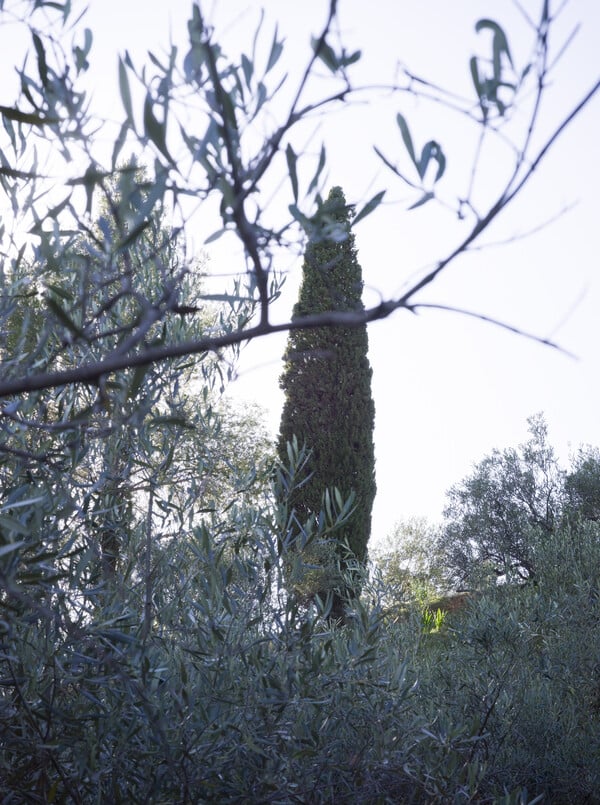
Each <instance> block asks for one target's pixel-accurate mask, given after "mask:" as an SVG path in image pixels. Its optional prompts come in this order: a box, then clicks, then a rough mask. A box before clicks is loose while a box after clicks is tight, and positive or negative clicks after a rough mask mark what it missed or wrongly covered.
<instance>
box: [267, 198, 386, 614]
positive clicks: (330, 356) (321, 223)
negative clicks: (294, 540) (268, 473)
mask: <svg viewBox="0 0 600 805" xmlns="http://www.w3.org/2000/svg"><path fill="white" fill-rule="evenodd" d="M352 217H353V210H352V207H350V206H348V205H347V204H346V199H345V197H344V193H343V192H342V189H341V188H339V187H334V188H333V189H332V190H331V192H330V194H329V197H328V198H327V200H326V201H325V202H324V203H322V204H321V205H320V209H319V210H318V212H317V215H316V216H315V218H314V219H313V221H312V223H313V229H312V232H311V236H310V237H309V241H308V244H307V248H306V252H305V256H304V265H303V276H302V284H301V287H300V293H299V298H298V301H297V303H296V305H295V307H294V311H293V315H292V318H293V319H297V318H299V317H301V316H305V315H308V314H315V313H323V312H326V311H360V310H364V305H363V303H362V289H363V280H362V270H361V267H360V265H359V263H358V260H357V253H356V247H355V243H354V234H353V232H352V230H351V221H352ZM367 352H368V336H367V328H366V325H363V326H360V327H322V328H316V329H307V330H293V331H291V333H290V335H289V338H288V343H287V349H286V352H285V354H284V360H285V368H284V371H283V374H282V376H281V379H280V385H281V387H282V389H283V390H284V392H285V402H284V406H283V412H282V417H281V426H280V432H279V440H278V453H279V456H280V458H281V460H282V461H284V462H285V461H286V460H287V443H288V442H290V441H292V439H293V437H294V436H295V437H296V439H297V441H298V445H299V446H305V447H306V448H307V449H308V450H309V451H310V457H309V460H308V464H307V470H308V472H309V473H311V475H310V477H309V479H308V480H307V481H306V482H305V483H304V484H303V485H301V486H300V487H299V488H297V489H295V490H294V491H293V492H292V495H291V504H292V505H293V507H294V509H295V511H296V513H297V515H298V520H299V521H302V520H303V519H306V518H307V517H308V516H309V515H311V514H313V515H315V516H318V514H319V512H320V511H321V509H322V507H323V494H324V492H325V490H326V489H332V488H333V487H335V488H337V489H338V490H339V491H340V493H341V494H342V496H343V497H344V499H346V498H347V497H348V496H349V495H350V493H352V492H353V493H354V494H355V501H354V507H355V508H354V512H353V514H352V516H351V517H350V519H349V521H348V522H347V524H346V525H345V526H344V527H343V529H341V530H340V531H338V532H336V553H337V556H338V560H339V562H340V565H341V567H342V568H344V566H346V565H348V563H349V562H348V560H350V562H352V560H354V561H358V562H359V563H361V564H362V563H364V562H365V561H366V557H367V543H368V539H369V534H370V529H371V509H372V506H373V499H374V497H375V471H374V467H375V457H374V449H373V425H374V417H375V408H374V404H373V399H372V396H371V375H372V371H371V367H370V364H369V359H368V357H367ZM344 545H347V546H348V548H349V549H350V554H348V552H347V550H346V548H345V547H342V546H344ZM313 561H314V560H313ZM325 586H326V585H324V587H325ZM312 592H313V594H315V593H319V594H321V595H322V594H324V593H327V592H328V590H327V589H319V590H313V591H312ZM357 592H358V590H357V589H356V585H354V588H353V589H345V590H339V589H338V590H337V591H336V592H334V598H333V607H332V613H333V614H334V615H335V616H342V617H343V600H344V598H345V597H346V596H347V595H350V596H352V595H355V594H356V593H357Z"/></svg>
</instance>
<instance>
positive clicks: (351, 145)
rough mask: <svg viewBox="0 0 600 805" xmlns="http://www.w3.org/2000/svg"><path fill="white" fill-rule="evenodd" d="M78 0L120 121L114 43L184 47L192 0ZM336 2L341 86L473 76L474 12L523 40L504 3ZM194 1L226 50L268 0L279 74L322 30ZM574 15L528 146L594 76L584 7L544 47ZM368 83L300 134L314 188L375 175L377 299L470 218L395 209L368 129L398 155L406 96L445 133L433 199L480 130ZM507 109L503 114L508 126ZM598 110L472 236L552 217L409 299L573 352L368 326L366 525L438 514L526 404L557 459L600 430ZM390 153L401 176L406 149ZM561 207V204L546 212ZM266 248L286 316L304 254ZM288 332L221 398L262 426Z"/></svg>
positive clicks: (593, 46) (312, 16)
mask: <svg viewBox="0 0 600 805" xmlns="http://www.w3.org/2000/svg"><path fill="white" fill-rule="evenodd" d="M88 5H89V13H88V15H87V20H86V21H85V22H84V24H85V25H87V26H89V27H90V28H91V29H92V31H93V32H94V36H95V46H94V49H93V50H92V62H94V59H95V58H96V59H97V58H101V64H102V68H101V70H102V73H101V74H100V73H98V74H97V75H98V77H97V78H96V81H97V86H96V90H95V94H96V102H97V103H98V104H99V105H101V106H102V107H103V108H107V109H108V108H109V107H110V108H111V111H109V112H107V114H108V115H113V116H114V117H115V118H120V117H121V116H122V110H121V106H120V100H119V97H118V89H117V88H118V83H117V58H116V53H117V52H122V51H123V50H124V49H125V48H128V49H129V50H130V51H131V52H132V55H133V56H134V61H136V60H137V59H138V57H141V55H142V53H143V50H144V49H146V48H151V49H155V50H156V51H157V52H161V50H162V49H164V48H166V46H167V44H168V36H169V30H171V31H172V36H173V38H174V40H175V41H180V42H183V43H184V42H185V41H186V40H185V35H186V29H185V20H186V18H187V15H188V12H189V9H190V7H191V4H190V3H188V2H187V0H185V2H184V0H172V1H171V2H169V3H165V2H163V0H119V2H117V0H90V2H89V3H88ZM541 5H542V3H541V0H540V2H538V1H537V0H523V1H522V6H523V8H524V9H525V10H526V11H527V12H528V13H529V14H530V15H531V16H533V17H536V16H537V15H538V14H539V9H540V8H541ZM554 5H558V3H554ZM339 6H340V19H341V29H342V34H343V36H344V37H345V39H346V42H347V46H348V49H349V50H352V49H356V48H361V49H362V51H363V59H362V62H361V63H360V64H359V65H356V67H355V69H354V70H353V72H352V75H353V77H354V79H355V82H356V83H363V84H381V83H389V82H390V81H391V80H392V79H393V77H394V68H395V65H396V63H397V62H398V61H401V62H402V63H404V64H406V65H407V66H408V67H409V68H410V69H411V70H412V71H413V72H414V73H416V74H418V75H420V76H423V77H426V78H428V79H430V80H431V81H433V82H434V83H438V84H442V85H444V86H445V87H447V88H448V89H453V90H455V91H457V92H459V93H463V94H467V93H470V92H472V89H471V84H470V77H469V68H468V60H469V57H470V56H471V55H472V54H473V53H474V52H476V51H483V52H485V47H483V43H484V39H483V38H482V37H481V36H479V37H478V36H477V35H476V34H475V32H474V28H473V26H474V23H475V21H476V20H477V19H479V18H480V17H490V18H492V19H494V20H496V21H497V22H499V23H500V24H501V25H502V26H503V27H504V29H505V31H506V33H507V36H508V40H509V44H510V46H511V50H512V55H513V59H514V61H515V63H516V65H517V66H521V67H522V66H523V65H524V64H525V60H526V58H527V56H528V53H529V44H528V43H529V38H528V37H529V34H528V31H527V23H526V22H525V21H524V19H523V17H522V16H521V14H520V13H519V11H518V9H517V4H516V3H514V2H512V1H511V0H455V2H453V3H448V2H447V0H421V1H420V2H418V3H415V2H414V1H412V0H411V2H408V0H373V2H371V3H369V4H365V3H364V0H339ZM204 7H206V8H207V9H208V10H209V12H210V13H211V14H212V16H213V18H214V21H215V24H216V26H217V30H220V29H222V30H224V31H225V35H226V37H227V40H226V41H227V47H226V50H227V52H228V53H230V54H233V53H235V52H236V49H237V50H238V52H239V49H240V48H242V49H245V50H246V52H248V51H249V50H250V48H251V37H252V34H253V30H254V28H255V25H256V22H257V20H258V11H259V9H260V8H261V7H264V8H265V10H266V19H265V31H266V32H270V31H271V30H272V27H273V24H274V22H276V21H277V22H278V23H279V30H280V33H281V34H283V35H284V36H285V37H286V46H287V47H288V48H289V54H290V56H289V57H288V58H290V59H291V62H290V63H289V68H288V69H289V71H290V73H292V72H293V70H294V69H297V68H298V69H299V67H300V65H301V64H302V63H303V62H304V61H305V60H306V57H307V55H308V52H309V39H310V34H311V33H317V32H318V30H319V27H320V25H321V24H322V22H323V20H324V17H325V10H326V7H327V3H326V2H325V0H305V2H303V3H302V4H299V3H293V2H287V0H286V1H285V2H284V1H283V0H265V2H262V3H261V2H254V0H227V2H216V0H215V2H213V3H210V2H209V3H206V4H204ZM211 9H213V11H212V12H211ZM578 22H581V23H582V28H581V30H580V31H579V34H578V36H577V38H576V39H575V41H574V43H573V45H572V46H571V48H570V50H569V51H568V52H567V54H566V55H565V56H564V57H563V61H562V63H561V64H559V65H558V67H557V69H556V72H555V74H554V76H553V83H552V86H551V87H550V89H549V92H548V100H547V102H546V103H547V107H546V108H544V109H543V110H542V115H541V124H540V136H539V139H538V140H537V142H538V143H539V142H541V141H542V140H543V139H544V136H547V135H548V134H549V133H550V131H551V129H552V127H553V126H554V125H556V123H558V122H559V120H560V119H561V118H562V117H564V116H565V115H566V114H567V113H568V112H569V111H570V109H571V107H572V106H573V105H574V104H575V103H576V102H577V101H578V100H580V98H581V97H582V96H583V95H584V94H585V92H586V91H587V90H588V89H589V88H590V87H591V86H592V85H593V84H594V83H595V81H596V80H597V79H598V73H599V72H600V69H599V68H600V58H599V57H598V50H597V41H598V35H599V34H600V3H597V2H596V1H595V0H570V2H568V4H567V6H566V8H565V10H564V11H563V12H562V15H561V18H560V20H559V23H558V25H557V31H558V32H559V33H558V34H557V45H558V43H559V42H560V41H561V39H564V38H565V37H566V36H567V35H568V34H569V33H570V32H571V31H572V29H573V28H574V27H575V25H576V24H577V23H578ZM2 33H3V32H2V31H0V37H2ZM4 33H6V32H4ZM3 38H5V37H3ZM13 45H14V43H13ZM5 55H6V51H5ZM284 58H286V57H285V56H284ZM367 97H368V98H370V101H369V103H365V102H363V103H361V104H360V105H358V106H357V107H356V108H355V109H354V110H352V111H348V112H344V113H338V114H333V115H330V116H328V117H327V118H325V119H322V120H321V121H319V122H320V126H319V128H318V130H317V131H313V129H314V128H315V127H314V126H313V127H312V129H306V130H305V131H304V132H302V137H304V136H306V138H307V139H308V137H309V136H312V139H311V140H310V144H309V146H308V149H309V150H311V149H312V150H318V147H319V144H320V140H322V139H323V140H325V141H326V144H327V150H328V155H329V157H330V167H329V173H328V182H327V187H329V186H331V185H336V184H339V185H341V186H342V187H343V188H344V191H345V193H346V196H347V198H348V200H349V201H353V202H360V201H361V200H362V201H364V200H366V199H367V198H369V197H370V196H371V195H373V194H374V193H375V192H376V191H378V190H381V189H384V188H386V187H387V188H388V195H387V199H386V200H387V202H388V203H387V204H386V205H385V206H383V207H381V208H379V209H378V210H377V211H376V212H375V213H374V214H373V215H372V216H371V217H369V218H368V219H366V220H365V221H363V222H362V223H359V224H358V225H357V227H356V232H355V234H356V245H357V248H358V256H359V261H360V263H361V265H362V268H363V277H364V281H365V286H366V288H368V289H370V290H369V292H368V293H367V294H366V295H365V301H366V302H367V303H369V302H370V303H373V301H376V300H377V298H378V294H381V295H382V296H383V297H387V296H390V295H394V294H397V293H398V292H399V290H401V289H402V288H403V287H405V285H406V283H407V281H408V280H409V279H410V278H411V277H412V276H415V275H419V274H420V273H422V272H423V269H424V268H425V267H426V266H428V265H430V264H431V263H432V262H434V261H436V260H439V259H440V258H443V257H444V256H446V255H447V254H448V253H449V252H450V251H451V250H452V248H453V247H454V246H455V245H456V244H457V243H459V242H460V240H461V239H462V237H464V235H465V234H466V232H467V224H465V223H464V222H459V221H458V220H457V218H456V216H455V215H453V214H452V213H451V212H449V211H447V210H444V209H442V208H440V207H438V206H436V205H435V204H433V203H431V204H428V205H425V206H424V207H421V208H420V209H418V210H413V211H407V209H406V208H407V207H408V206H409V205H410V203H411V202H412V201H414V200H415V197H414V196H411V195H410V193H409V192H407V189H406V187H405V186H403V185H402V183H401V182H400V180H398V179H397V178H395V177H394V176H393V175H392V174H391V173H389V172H388V171H387V169H385V168H384V167H383V166H382V165H381V163H378V161H377V159H376V157H375V156H374V154H373V151H372V144H375V145H377V146H378V147H380V148H381V150H382V151H383V152H384V153H385V154H386V155H388V156H389V157H390V158H391V159H392V161H394V162H398V163H401V162H402V160H403V158H404V152H403V145H402V140H401V138H400V134H399V131H398V128H397V126H396V123H395V117H396V113H397V112H402V114H404V116H405V117H406V119H407V120H408V122H409V125H410V127H411V131H412V132H413V137H414V139H415V141H416V142H417V143H418V148H419V149H420V147H422V145H423V144H424V143H425V142H426V141H427V140H429V139H435V140H437V141H439V142H440V143H441V145H442V147H443V148H444V150H445V152H446V156H447V159H448V169H447V174H446V176H445V177H444V179H443V180H442V182H441V183H440V195H441V196H442V197H443V198H444V200H447V201H448V202H452V200H453V199H455V198H456V197H457V196H459V195H460V194H464V193H465V188H466V186H467V184H468V180H469V175H470V165H471V157H472V153H473V147H474V141H475V140H474V133H476V132H475V130H474V129H473V131H472V132H470V131H469V130H468V129H467V128H465V127H464V125H463V124H461V123H458V122H457V118H456V117H453V116H452V115H449V114H448V113H447V112H446V111H445V110H444V109H443V108H442V107H440V106H435V105H433V106H432V105H429V104H427V103H425V102H423V101H422V100H421V101H415V100H414V99H412V98H409V97H407V96H400V95H396V96H393V97H389V96H388V97H387V98H381V97H380V98H379V99H378V98H377V97H376V96H375V95H373V94H371V95H365V96H364V99H365V100H366V98H367ZM0 102H2V103H5V102H6V101H5V100H4V99H2V100H1V101H0ZM519 122H520V119H519V117H518V116H517V119H516V121H515V124H518V123H519ZM599 124H600V100H599V99H598V98H596V99H595V100H594V101H593V102H592V104H591V105H590V106H589V107H588V108H587V109H586V110H585V111H584V112H583V114H582V115H581V116H580V118H579V119H578V120H576V121H575V122H574V123H573V124H572V125H571V126H570V127H569V129H568V130H567V131H566V133H565V134H563V136H562V137H561V139H560V140H559V141H558V143H557V144H556V146H555V147H554V149H553V152H552V154H551V155H550V156H549V157H548V159H547V160H546V161H545V162H544V163H542V165H541V166H540V168H539V170H538V171H537V173H536V175H535V176H534V178H533V181H532V182H531V185H530V187H529V188H528V189H527V191H526V192H525V193H523V195H522V196H521V197H520V198H518V199H517V200H516V201H515V202H514V203H513V205H511V207H510V209H508V210H507V211H506V213H505V214H504V215H503V216H502V217H501V218H500V219H499V220H498V221H497V223H496V225H495V226H494V227H493V228H492V230H490V231H489V233H488V234H486V235H485V236H484V238H482V244H483V243H491V242H497V241H505V240H507V239H510V238H514V237H515V236H517V235H522V234H524V233H526V232H528V231H529V230H532V229H535V228H536V227H538V226H539V225H541V224H543V223H544V222H546V221H548V220H549V219H555V220H553V221H552V223H550V224H549V225H548V226H546V227H544V228H541V229H540V231H539V232H537V233H536V234H533V235H531V236H530V237H527V238H519V239H517V240H515V241H514V242H512V243H510V244H508V245H505V246H502V247H489V248H487V249H482V250H480V251H476V252H474V253H472V254H469V255H466V256H464V257H462V258H460V259H459V260H458V261H457V262H455V263H454V264H453V265H452V266H450V267H449V268H448V270H447V272H446V273H445V274H444V275H443V276H442V277H441V278H440V279H439V281H437V282H436V283H435V284H434V285H433V286H432V287H431V288H430V289H429V290H428V291H427V292H426V293H425V294H424V295H423V296H422V298H421V299H422V301H428V302H435V303H440V304H447V305H455V306H459V307H463V308H468V309H470V310H473V311H475V312H479V313H482V314H485V315H489V316H492V317H496V318H498V319H501V320H502V321H504V322H506V323H508V324H511V325H515V326H517V327H520V328H522V329H524V330H527V331H528V332H533V333H535V334H537V335H539V336H541V337H552V338H554V339H555V340H557V341H558V342H559V344H560V345H561V346H563V347H564V348H565V349H566V350H569V351H570V352H573V353H575V354H576V355H577V356H578V358H577V359H576V360H575V359H572V358H569V357H567V356H566V355H564V354H561V353H559V352H557V351H555V350H551V349H549V348H548V347H544V346H542V345H540V344H537V343H535V342H533V341H527V340H525V339H524V338H520V337H518V336H515V335H512V334H510V333H508V332H506V331H502V330H500V329H499V328H497V327H494V326H492V325H489V324H484V323H482V322H479V321H474V320H469V319H466V318H464V317H461V316H459V315H456V314H450V313H443V312H434V311H428V312H425V311H424V312H422V313H421V314H420V315H419V316H413V315H411V314H409V313H407V312H403V311H400V312H397V313H396V314H395V315H393V316H392V317H390V318H389V319H388V320H386V321H385V322H378V323H375V324H373V325H371V326H370V329H369V337H370V360H371V364H372V367H373V395H374V399H375V406H376V429H375V444H376V458H377V468H376V470H377V485H378V494H377V498H376V501H375V507H374V512H373V540H375V541H376V540H378V539H381V538H383V537H385V536H386V535H387V534H388V533H389V532H390V530H391V529H392V527H393V524H394V522H395V521H396V520H398V519H400V518H404V517H408V516H411V515H423V516H427V517H429V518H431V519H433V520H435V519H437V518H439V516H440V514H441V510H442V508H443V505H444V494H445V491H446V490H447V489H448V488H449V487H450V486H451V485H452V484H453V483H455V482H458V481H460V479H461V478H462V477H464V476H465V474H467V473H468V472H469V471H470V469H471V467H472V465H473V464H474V463H475V462H477V461H478V460H480V459H481V458H482V457H483V456H484V455H485V454H486V453H488V452H489V451H490V450H491V449H492V448H493V447H500V448H502V447H508V446H513V445H516V444H517V443H519V442H520V441H522V440H524V438H525V437H526V419H527V417H528V416H530V415H531V414H533V413H536V412H538V411H544V412H545V414H546V417H547V421H548V424H549V431H550V440H551V442H552V444H554V445H555V447H556V448H557V451H558V453H559V455H560V456H561V458H562V459H563V460H564V461H567V459H568V456H569V451H570V449H571V448H575V447H576V446H577V445H578V444H580V443H582V442H584V443H591V444H596V445H600V338H599V336H600V317H599V316H598V312H597V311H598V310H599V309H600V258H599V254H600V243H599V235H598V233H599V231H600V227H599V224H598V220H599V215H598V213H599V212H600V209H599V203H598V200H597V199H598V196H597V194H598V187H600V158H599V156H600V153H599V144H598V143H599V140H600V137H599V134H600V125H599ZM302 144H303V141H302V139H300V140H298V141H297V146H298V147H300V146H301V145H302ZM502 159H503V157H502V155H501V153H500V152H499V151H497V150H494V149H492V151H491V152H490V154H489V156H488V158H487V160H486V162H485V163H484V164H483V165H482V166H481V170H480V173H479V174H478V177H477V178H478V181H479V182H480V185H479V198H480V199H484V198H492V197H493V195H494V192H495V190H496V189H499V188H500V187H501V182H502V179H503V178H504V176H505V175H506V165H505V164H504V163H503V162H502ZM402 164H403V165H404V166H405V167H407V172H408V167H410V166H408V163H406V162H402ZM285 203H286V204H287V203H289V199H288V200H286V201H285ZM572 204H575V206H574V208H573V209H571V210H570V211H569V212H567V213H566V214H564V215H563V216H561V217H558V218H556V216H557V215H558V214H559V213H560V212H561V210H563V209H564V208H565V207H567V206H570V205H572ZM214 228H215V227H214V226H213V229H214ZM210 231H212V229H210V230H209V231H207V232H206V234H207V235H208V234H209V233H210ZM208 251H209V255H210V258H211V267H212V268H213V269H214V270H215V271H216V272H217V273H218V272H219V271H225V270H227V268H229V267H230V266H231V264H232V262H234V261H235V258H236V255H235V254H234V253H232V254H229V255H228V254H227V253H225V252H224V248H223V247H222V246H215V247H214V248H211V247H209V249H208ZM281 261H282V262H281V265H280V267H281V268H282V269H286V270H288V269H293V272H292V274H291V275H290V278H289V281H288V283H287V288H288V290H287V292H286V293H284V295H283V298H282V300H281V302H280V303H279V304H278V306H277V308H276V310H275V312H274V318H275V320H283V319H285V318H287V317H289V314H290V312H291V307H292V305H293V303H294V301H295V294H296V290H297V285H298V281H299V271H300V262H299V261H298V260H293V259H292V258H290V257H286V258H283V257H282V258H281ZM283 261H285V264H284V262H283ZM238 267H239V266H238ZM284 344H285V338H284V337H279V338H277V337H271V338H269V339H266V340H265V339H263V340H262V341H260V342H256V343H255V344H252V345H250V346H249V347H248V348H247V349H246V350H245V351H244V356H243V359H242V362H241V366H240V377H239V379H238V381H237V382H236V383H235V385H234V387H233V389H232V393H233V394H235V395H236V396H238V397H245V398H249V399H253V400H256V401H257V402H259V403H260V404H261V405H262V406H263V407H264V408H265V409H266V412H267V418H268V423H269V426H270V428H271V429H272V430H273V432H276V430H277V426H278V422H279V414H280V410H281V405H282V397H281V392H280V391H279V388H278V382H277V381H278V376H279V374H280V371H281V362H280V357H281V353H282V351H283V348H284Z"/></svg>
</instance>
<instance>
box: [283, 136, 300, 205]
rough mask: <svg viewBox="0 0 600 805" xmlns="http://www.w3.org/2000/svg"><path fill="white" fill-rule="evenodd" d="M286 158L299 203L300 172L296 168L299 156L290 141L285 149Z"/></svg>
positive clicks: (295, 198) (293, 190)
mask: <svg viewBox="0 0 600 805" xmlns="http://www.w3.org/2000/svg"><path fill="white" fill-rule="evenodd" d="M285 158H286V160H287V166H288V173H289V176H290V182H291V183H292V193H293V194H294V201H295V202H296V203H298V173H297V170H296V164H297V162H298V157H297V156H296V154H295V153H294V149H293V148H292V146H291V145H290V144H289V143H288V145H287V148H286V149H285Z"/></svg>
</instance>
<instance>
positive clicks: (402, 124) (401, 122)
mask: <svg viewBox="0 0 600 805" xmlns="http://www.w3.org/2000/svg"><path fill="white" fill-rule="evenodd" d="M396 121H397V123H398V126H399V128H400V134H401V135H402V139H403V140H404V145H405V146H406V150H407V151H408V154H409V156H410V158H411V159H412V161H413V164H414V165H415V167H417V169H418V166H417V157H416V156H415V149H414V146H413V141H412V137H411V136H410V131H409V129H408V124H407V122H406V119H405V118H404V116H403V115H401V114H400V112H398V114H397V115H396Z"/></svg>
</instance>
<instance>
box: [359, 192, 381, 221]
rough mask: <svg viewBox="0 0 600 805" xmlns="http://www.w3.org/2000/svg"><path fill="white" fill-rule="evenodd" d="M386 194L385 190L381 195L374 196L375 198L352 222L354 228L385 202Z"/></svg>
mask: <svg viewBox="0 0 600 805" xmlns="http://www.w3.org/2000/svg"><path fill="white" fill-rule="evenodd" d="M385 193H386V191H385V190H381V191H380V192H379V193H376V194H375V195H374V196H373V198H372V199H371V200H370V201H368V202H367V203H366V204H365V206H364V207H363V208H362V210H361V211H360V212H359V213H358V215H357V216H356V218H355V219H354V220H353V221H352V226H354V225H355V224H357V223H358V222H359V221H362V219H363V218H366V217H367V215H370V213H372V212H373V210H374V209H376V207H379V205H380V204H381V202H382V201H383V197H384V196H385Z"/></svg>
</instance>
